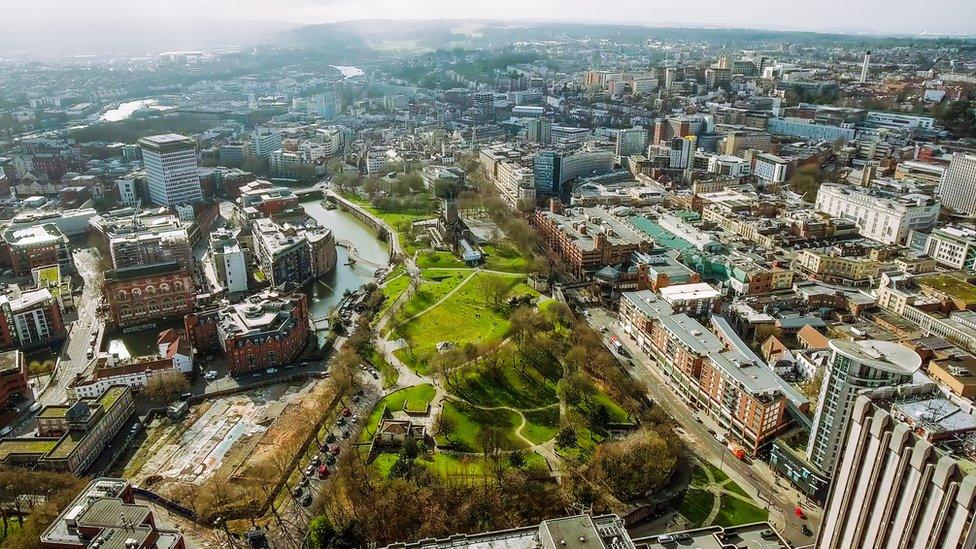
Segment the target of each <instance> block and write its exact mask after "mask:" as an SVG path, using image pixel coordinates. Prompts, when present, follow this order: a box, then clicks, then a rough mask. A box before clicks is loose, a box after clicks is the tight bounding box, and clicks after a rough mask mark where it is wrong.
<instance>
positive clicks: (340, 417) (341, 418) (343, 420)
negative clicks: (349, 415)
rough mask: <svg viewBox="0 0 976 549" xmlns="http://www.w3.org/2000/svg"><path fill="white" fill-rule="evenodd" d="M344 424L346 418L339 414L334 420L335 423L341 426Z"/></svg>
mask: <svg viewBox="0 0 976 549" xmlns="http://www.w3.org/2000/svg"><path fill="white" fill-rule="evenodd" d="M345 424H346V418H344V417H342V416H339V419H338V420H337V421H336V425H338V426H340V427H342V426H343V425H345Z"/></svg>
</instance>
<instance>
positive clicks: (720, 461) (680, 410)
mask: <svg viewBox="0 0 976 549" xmlns="http://www.w3.org/2000/svg"><path fill="white" fill-rule="evenodd" d="M588 314H589V318H588V320H589V323H590V325H591V326H592V327H593V328H594V329H596V330H601V329H602V328H606V331H605V333H604V338H605V340H606V342H608V341H609V338H610V336H613V335H616V336H617V339H619V340H620V342H621V344H623V346H624V348H625V349H626V351H627V353H628V354H629V355H630V358H631V359H632V360H629V359H628V357H625V356H621V355H620V354H617V353H616V352H614V353H613V354H614V356H615V357H616V358H617V359H618V360H619V361H620V363H621V365H622V366H623V367H624V369H625V370H627V371H628V372H629V373H630V374H631V375H632V376H634V377H635V378H636V379H640V380H643V381H644V382H645V385H646V386H647V389H648V395H649V396H650V397H651V398H652V399H653V400H654V402H655V404H657V405H660V406H661V407H663V408H664V409H665V411H667V412H668V413H669V414H670V415H671V417H673V418H674V419H675V421H677V422H678V424H679V425H680V426H681V427H682V430H683V431H684V433H682V434H681V437H682V439H683V440H684V441H685V442H686V443H687V444H688V445H689V447H691V448H692V449H694V451H695V453H696V454H697V455H698V456H699V457H700V458H701V459H704V460H706V461H708V462H709V463H711V464H712V465H714V466H716V467H718V468H720V469H721V470H722V471H724V472H725V473H726V474H727V475H729V476H730V477H731V478H732V479H733V480H735V482H736V483H738V484H739V485H740V486H741V487H742V488H743V489H745V491H746V492H748V493H749V495H750V496H751V497H753V498H754V499H756V501H757V502H758V503H759V505H760V506H762V507H763V508H765V509H767V510H768V511H769V514H770V516H769V522H770V523H771V524H773V526H775V527H776V528H777V530H779V531H780V533H781V534H782V535H783V536H784V537H785V538H786V539H787V540H788V541H789V542H790V543H792V544H793V545H794V546H800V545H809V544H811V543H813V542H814V540H815V539H816V532H817V530H818V529H819V528H820V521H821V518H822V516H823V510H822V509H820V508H819V507H816V506H815V505H814V504H812V503H809V502H808V500H807V497H806V495H805V494H803V493H802V492H799V491H798V490H796V489H794V488H793V487H792V486H790V485H789V482H788V481H786V480H783V479H780V478H779V477H778V476H776V474H775V473H774V472H773V471H772V469H770V468H769V466H767V465H766V464H765V463H764V462H762V461H759V460H753V461H752V462H751V463H746V462H744V461H740V460H739V459H737V458H735V456H733V455H732V453H731V452H729V451H728V449H727V448H726V446H725V445H724V444H722V443H720V442H719V441H718V440H716V439H715V437H714V436H713V435H712V434H711V433H709V432H708V429H709V428H713V427H712V425H714V424H710V422H709V423H706V421H709V420H708V418H707V417H704V415H702V417H700V418H699V417H698V415H696V413H695V411H694V410H692V409H691V407H689V406H688V405H687V404H685V403H684V401H682V400H681V398H680V397H679V396H678V395H676V394H675V393H673V392H672V391H671V389H670V383H669V381H668V380H667V379H666V378H665V377H664V376H663V375H662V374H661V373H660V372H659V371H658V370H657V368H656V367H654V366H653V364H654V360H653V359H652V358H651V357H649V356H647V355H645V354H644V353H643V352H642V351H641V350H640V348H639V347H638V346H637V345H636V344H635V343H634V342H633V341H631V340H630V338H629V337H628V336H627V335H626V334H625V333H624V332H623V330H622V329H621V327H620V324H619V323H618V321H617V318H616V313H611V312H608V311H606V310H605V309H599V308H592V309H588ZM607 347H608V348H611V347H612V346H611V345H609V344H608V345H607ZM698 419H701V422H699V421H698ZM713 430H716V431H718V430H717V429H714V428H713ZM797 506H800V507H801V508H802V509H803V510H804V513H805V514H806V516H807V518H806V520H803V519H799V518H797V517H796V515H795V514H794V508H795V507H797ZM803 524H806V525H807V527H809V528H810V529H811V530H813V532H814V535H813V536H806V535H804V534H803V532H802V530H801V528H802V525H803ZM661 533H663V532H661Z"/></svg>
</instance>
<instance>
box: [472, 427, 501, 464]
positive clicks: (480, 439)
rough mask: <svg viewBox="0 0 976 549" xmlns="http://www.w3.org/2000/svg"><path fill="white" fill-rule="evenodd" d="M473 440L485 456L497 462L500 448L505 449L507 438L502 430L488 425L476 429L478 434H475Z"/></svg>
mask: <svg viewBox="0 0 976 549" xmlns="http://www.w3.org/2000/svg"><path fill="white" fill-rule="evenodd" d="M475 442H477V443H478V446H480V447H481V451H482V452H483V453H484V454H485V457H486V458H488V459H490V460H492V461H494V462H497V461H498V457H499V455H500V454H501V452H502V450H504V449H505V443H506V442H507V440H506V438H505V432H504V431H502V430H501V429H499V428H498V427H493V426H490V425H489V426H486V427H482V428H481V430H480V431H478V434H477V435H475Z"/></svg>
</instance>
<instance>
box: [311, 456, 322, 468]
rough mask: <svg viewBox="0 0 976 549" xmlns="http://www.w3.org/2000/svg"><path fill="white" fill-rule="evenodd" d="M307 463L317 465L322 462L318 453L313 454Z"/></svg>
mask: <svg viewBox="0 0 976 549" xmlns="http://www.w3.org/2000/svg"><path fill="white" fill-rule="evenodd" d="M309 463H311V464H312V465H314V466H316V467H318V466H319V464H320V463H322V458H320V457H319V456H318V455H314V456H312V461H310V462H309Z"/></svg>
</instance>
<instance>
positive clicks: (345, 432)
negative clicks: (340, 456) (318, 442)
mask: <svg viewBox="0 0 976 549" xmlns="http://www.w3.org/2000/svg"><path fill="white" fill-rule="evenodd" d="M342 438H349V429H343V430H342Z"/></svg>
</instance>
